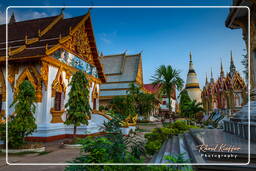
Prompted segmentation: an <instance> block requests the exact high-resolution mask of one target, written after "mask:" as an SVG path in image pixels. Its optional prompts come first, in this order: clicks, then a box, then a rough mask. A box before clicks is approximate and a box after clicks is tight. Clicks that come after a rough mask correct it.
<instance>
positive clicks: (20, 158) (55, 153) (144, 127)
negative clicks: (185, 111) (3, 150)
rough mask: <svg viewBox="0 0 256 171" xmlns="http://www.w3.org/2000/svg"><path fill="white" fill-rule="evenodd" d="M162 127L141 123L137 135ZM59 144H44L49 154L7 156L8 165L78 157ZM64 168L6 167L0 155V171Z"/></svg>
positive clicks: (60, 170)
mask: <svg viewBox="0 0 256 171" xmlns="http://www.w3.org/2000/svg"><path fill="white" fill-rule="evenodd" d="M156 127H162V123H161V122H159V123H154V124H153V123H145V124H144V123H143V124H138V128H139V129H141V132H139V134H140V135H141V137H142V138H144V134H145V133H147V132H151V131H152V129H153V128H156ZM60 143H61V142H60V141H59V142H51V143H47V144H46V151H47V152H49V153H45V154H41V155H40V154H38V153H30V154H23V155H9V160H8V161H9V163H14V164H15V163H34V164H36V163H53V164H54V163H67V162H68V161H72V159H74V158H75V157H77V156H79V152H80V149H64V148H60ZM65 167H66V166H61V165H34V166H29V165H25V166H20V165H15V166H13V165H7V164H6V161H5V154H1V155H0V171H17V170H18V171H23V170H24V171H63V170H64V169H65Z"/></svg>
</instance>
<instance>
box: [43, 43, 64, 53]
mask: <svg viewBox="0 0 256 171" xmlns="http://www.w3.org/2000/svg"><path fill="white" fill-rule="evenodd" d="M59 48H61V45H60V44H57V45H54V46H53V47H51V48H50V49H48V46H47V44H46V48H45V49H46V51H45V54H46V55H50V54H51V53H53V52H54V51H56V50H58V49H59Z"/></svg>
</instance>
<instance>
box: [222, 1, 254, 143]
mask: <svg viewBox="0 0 256 171" xmlns="http://www.w3.org/2000/svg"><path fill="white" fill-rule="evenodd" d="M232 5H233V6H243V7H242V8H230V10H229V14H228V17H227V18H226V22H225V25H226V27H228V28H230V29H241V30H242V36H241V37H242V38H243V40H244V42H245V45H246V49H247V54H246V55H247V57H248V60H250V62H248V63H249V67H248V68H247V71H248V73H250V74H249V75H250V76H249V79H250V80H248V82H249V83H248V84H250V86H249V85H248V87H249V91H250V92H249V100H250V101H249V102H248V103H247V104H246V105H244V106H243V107H242V109H241V110H240V111H238V112H236V113H234V114H233V116H232V117H231V118H230V119H229V120H228V121H224V130H225V131H226V132H230V133H232V134H235V135H237V136H239V137H242V138H244V139H249V136H248V135H249V134H251V137H250V140H251V141H252V142H256V129H255V125H256V1H255V0H233V4H232ZM244 6H247V7H248V8H249V9H250V10H248V8H245V7H244ZM249 11H250V12H249ZM249 14H250V17H249ZM249 19H250V21H249ZM249 28H250V29H249ZM248 109H250V114H249V112H248ZM249 115H250V117H249ZM249 119H250V130H251V131H250V132H249V130H248V127H249V126H248V120H249Z"/></svg>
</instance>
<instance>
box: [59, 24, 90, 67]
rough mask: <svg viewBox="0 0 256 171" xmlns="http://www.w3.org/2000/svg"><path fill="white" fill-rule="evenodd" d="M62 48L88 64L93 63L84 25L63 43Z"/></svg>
mask: <svg viewBox="0 0 256 171" xmlns="http://www.w3.org/2000/svg"><path fill="white" fill-rule="evenodd" d="M63 46H64V47H65V48H67V49H69V50H71V51H73V52H76V53H77V54H78V55H79V56H80V57H83V58H84V59H85V60H86V61H88V62H89V63H93V55H92V50H91V46H90V41H89V37H88V34H87V32H86V29H85V24H84V23H82V25H81V26H80V28H79V29H77V30H76V32H74V33H73V34H72V37H71V38H69V40H68V41H66V42H65V43H63Z"/></svg>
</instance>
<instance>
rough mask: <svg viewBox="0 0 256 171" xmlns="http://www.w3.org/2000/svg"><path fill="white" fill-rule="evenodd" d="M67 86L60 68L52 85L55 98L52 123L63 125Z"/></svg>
mask: <svg viewBox="0 0 256 171" xmlns="http://www.w3.org/2000/svg"><path fill="white" fill-rule="evenodd" d="M65 92H66V86H65V84H64V79H63V75H62V67H60V68H59V70H58V72H57V74H56V78H55V80H54V81H53V83H52V97H54V105H53V107H52V108H51V111H50V112H51V114H52V120H51V123H62V122H63V120H62V115H63V113H64V109H63V108H64V98H65Z"/></svg>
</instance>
